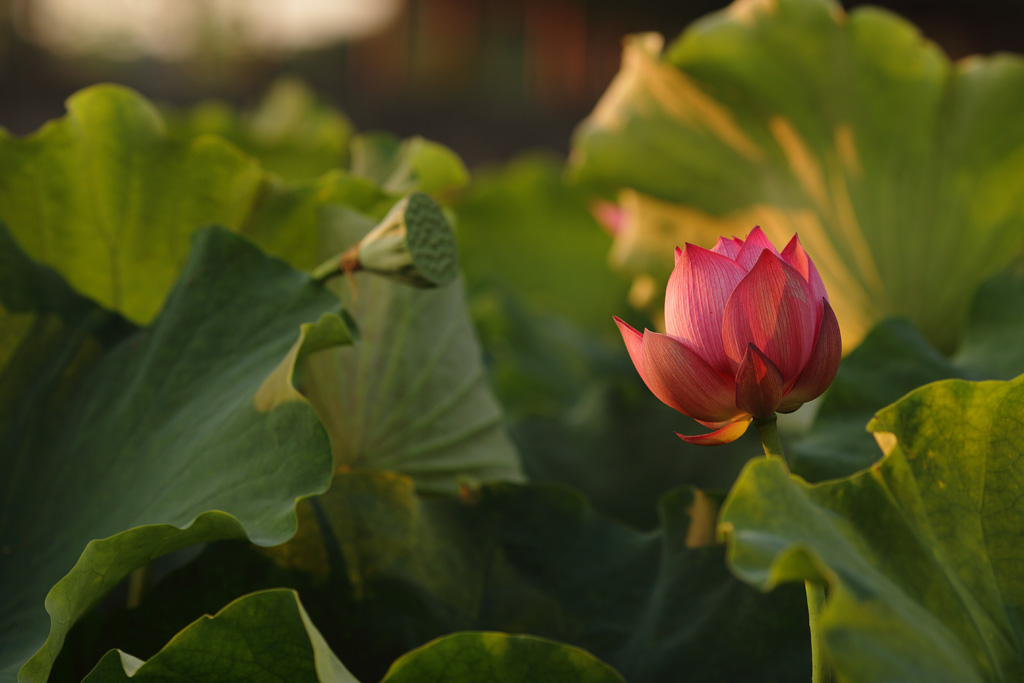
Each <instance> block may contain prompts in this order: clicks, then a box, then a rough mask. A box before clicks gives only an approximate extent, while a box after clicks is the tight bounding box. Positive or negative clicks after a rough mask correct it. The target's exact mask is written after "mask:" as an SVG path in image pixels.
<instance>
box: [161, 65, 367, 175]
mask: <svg viewBox="0 0 1024 683" xmlns="http://www.w3.org/2000/svg"><path fill="white" fill-rule="evenodd" d="M164 116H165V117H166V119H167V125H168V129H169V130H170V133H171V135H173V136H175V137H179V138H183V139H189V138H194V137H196V136H197V135H202V134H204V133H210V134H213V135H217V136H219V137H222V138H224V139H225V140H229V141H230V142H231V143H232V144H234V145H236V146H237V147H238V148H239V149H241V150H243V151H244V152H245V153H246V154H249V155H250V156H253V157H256V158H257V159H259V160H260V163H261V164H262V165H263V168H265V169H266V170H268V171H270V172H271V173H273V174H275V175H278V176H280V177H281V178H284V179H286V180H309V179H312V178H317V177H319V176H320V175H322V174H324V173H326V172H328V171H332V170H338V169H341V168H343V167H344V166H345V163H346V161H347V157H348V143H349V138H350V137H351V136H352V123H351V122H350V121H349V120H348V119H347V118H346V117H345V115H344V114H342V113H341V112H339V111H337V110H335V109H333V108H332V107H330V106H328V105H326V104H324V103H323V102H320V101H318V99H317V97H316V95H315V93H313V91H312V90H311V89H310V88H309V86H307V85H306V84H305V83H303V82H301V81H299V80H296V79H294V78H281V79H279V80H277V81H275V82H274V83H273V84H272V85H271V86H270V89H269V90H268V91H267V92H266V94H265V95H264V96H263V99H262V100H261V101H260V103H259V106H257V107H256V108H255V109H253V110H251V111H237V110H236V109H235V108H234V107H232V106H231V105H229V104H226V103H224V102H216V101H208V102H201V103H199V104H197V105H195V106H194V107H191V108H189V109H185V110H181V111H174V110H165V111H164Z"/></svg>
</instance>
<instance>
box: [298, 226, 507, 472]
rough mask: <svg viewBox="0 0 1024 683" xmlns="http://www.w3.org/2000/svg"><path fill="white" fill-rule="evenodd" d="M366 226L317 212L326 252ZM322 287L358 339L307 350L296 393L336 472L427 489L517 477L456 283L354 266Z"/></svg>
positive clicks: (351, 241)
mask: <svg viewBox="0 0 1024 683" xmlns="http://www.w3.org/2000/svg"><path fill="white" fill-rule="evenodd" d="M373 226H374V221H373V220H371V219H370V218H368V217H366V216H363V215H361V214H357V213H355V212H354V211H351V210H348V209H340V210H337V211H335V212H332V213H331V214H325V231H327V232H329V236H328V237H325V240H324V244H325V252H324V254H325V256H327V255H329V254H332V253H340V252H341V251H343V250H344V247H346V246H348V245H351V244H354V243H356V242H358V241H359V239H360V238H361V237H362V236H363V235H364V234H365V233H366V232H368V231H369V230H370V229H371V228H372V227H373ZM332 240H333V241H332ZM330 287H332V288H333V291H335V292H336V293H337V294H338V295H339V296H340V297H341V298H342V300H343V301H344V302H345V305H346V308H347V309H348V310H349V311H351V312H352V315H353V316H354V317H355V318H356V319H357V320H359V327H360V332H361V339H362V343H361V344H360V345H359V347H358V348H355V347H353V348H347V349H344V348H341V347H339V348H336V349H332V350H330V351H326V352H324V353H322V354H317V355H315V356H312V357H310V358H309V360H308V362H307V364H306V367H305V375H304V377H305V379H304V381H303V383H302V385H301V390H302V392H303V393H304V394H305V395H306V397H307V398H308V399H309V400H310V402H311V403H312V404H313V406H314V407H316V409H317V412H318V414H319V415H320V418H321V420H322V421H323V423H324V426H326V427H327V431H328V433H329V434H330V435H331V445H332V447H333V449H334V464H335V471H336V472H343V471H348V470H350V469H384V470H394V471H397V472H403V473H405V474H408V475H410V476H412V477H413V478H414V479H415V480H416V483H417V486H418V487H419V488H420V490H422V491H433V492H441V491H447V492H454V491H457V490H458V488H459V485H460V480H466V481H469V482H479V481H490V480H506V481H518V480H521V479H522V473H521V470H520V465H519V456H518V454H517V453H516V450H515V448H514V447H513V446H512V443H511V442H510V441H509V439H508V436H507V435H506V433H505V427H504V422H503V415H502V411H501V406H500V405H499V404H498V402H497V401H496V400H495V398H494V396H493V394H492V393H491V390H490V387H489V385H488V378H487V374H486V372H485V371H484V366H483V362H482V359H481V351H480V346H479V343H478V342H477V340H476V334H475V332H474V330H473V324H472V322H471V321H470V319H469V316H468V314H467V312H466V305H465V300H464V297H463V293H462V287H461V282H458V281H457V282H453V283H451V284H449V285H447V286H444V287H438V288H435V289H417V288H414V287H410V286H409V285H407V284H404V283H401V282H395V281H393V280H390V279H387V278H383V277H381V276H379V275H375V274H372V273H361V272H357V273H354V274H352V275H351V276H350V277H347V278H345V277H338V278H334V279H333V280H331V281H330ZM349 351H350V352H351V353H349Z"/></svg>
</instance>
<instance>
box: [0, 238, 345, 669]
mask: <svg viewBox="0 0 1024 683" xmlns="http://www.w3.org/2000/svg"><path fill="white" fill-rule="evenodd" d="M0 251H2V253H3V256H2V257H0V263H2V264H3V266H4V268H3V271H2V272H3V275H2V276H0V288H2V290H0V301H2V302H3V308H2V309H0V316H2V320H0V323H2V324H0V329H3V330H4V334H3V337H2V339H3V341H2V342H0V348H2V349H3V351H2V355H0V358H3V359H4V360H5V365H4V366H3V367H2V368H0V406H3V407H4V419H3V421H2V422H0V454H2V456H0V473H2V475H3V476H2V477H0V480H2V481H3V488H2V490H0V511H2V512H0V549H2V553H3V559H4V561H3V562H2V563H0V585H3V586H4V591H3V593H2V594H0V615H2V616H0V677H3V679H4V680H10V679H13V677H14V675H15V672H17V670H18V668H19V667H21V665H22V664H24V663H25V662H26V661H27V660H29V659H30V658H31V660H30V661H28V663H27V664H25V666H24V668H22V670H21V680H25V681H44V680H46V677H47V672H48V671H49V668H50V665H51V664H52V662H53V660H54V658H55V657H56V655H57V653H58V651H59V650H60V648H61V643H62V642H63V640H64V637H65V635H66V633H67V631H68V629H70V628H71V626H72V625H73V624H74V622H75V621H76V620H77V619H78V618H80V617H81V616H82V615H83V614H84V613H85V612H86V611H87V610H88V609H89V608H90V606H92V605H93V604H95V603H96V602H97V601H98V600H99V598H101V597H102V596H103V595H104V594H105V593H106V592H107V591H108V590H109V589H110V588H112V587H113V586H115V585H116V584H117V583H118V582H119V581H120V580H121V579H122V578H123V577H124V576H125V575H127V573H128V572H130V571H131V570H133V569H135V568H136V567H139V566H142V565H144V564H146V563H147V562H149V561H150V560H151V559H153V558H155V557H158V556H160V555H163V554H165V553H168V552H171V551H173V550H175V549H177V548H181V547H183V546H186V545H190V544H193V543H198V542H203V541H208V540H211V539H216V538H231V537H235V538H237V537H248V538H249V539H251V540H252V541H254V542H256V543H259V544H274V543H280V542H282V541H283V540H285V539H287V538H288V537H289V536H290V535H291V534H292V533H293V531H294V529H295V525H296V518H295V510H294V507H295V502H296V500H297V499H299V498H301V497H304V496H309V495H312V494H315V493H318V492H320V491H323V490H324V489H325V488H326V487H327V486H328V483H329V481H330V472H331V467H330V450H329V444H328V439H327V435H326V433H325V432H324V430H323V427H322V426H321V425H320V423H319V421H318V420H317V417H316V414H315V412H314V411H313V409H312V408H311V407H310V405H309V404H308V403H307V402H306V401H305V400H303V399H302V397H301V395H300V394H299V393H298V392H297V391H296V390H295V389H294V387H293V386H292V374H293V366H294V365H295V364H296V363H297V362H299V363H301V361H302V359H303V358H304V357H305V356H306V355H307V354H310V353H313V352H315V351H317V350H321V349H324V348H327V347H330V346H333V345H337V344H342V343H348V342H350V341H351V339H352V337H351V328H350V327H349V324H348V323H347V322H346V320H347V319H343V318H339V317H338V316H337V315H335V313H337V312H338V311H340V304H339V302H338V301H337V299H336V298H335V297H333V296H332V295H330V294H329V293H327V292H325V291H323V289H322V288H320V287H318V286H317V285H316V284H315V283H313V282H312V281H311V280H310V278H309V277H308V276H306V275H304V274H302V273H298V272H296V271H293V270H292V269H290V268H289V267H288V266H287V265H285V264H284V263H282V262H280V261H277V260H276V259H272V258H269V257H267V256H265V255H264V254H262V253H261V252H260V251H259V250H258V249H256V248H255V247H254V246H253V245H251V244H250V243H248V242H246V241H245V240H243V239H242V238H239V237H237V236H234V235H232V234H231V233H229V232H226V231H224V230H221V229H208V230H204V231H202V232H200V233H198V235H197V238H196V246H195V250H194V254H193V256H192V258H190V260H189V262H188V263H187V264H186V266H185V269H184V271H183V274H182V278H181V280H180V282H179V284H178V285H177V286H176V287H175V289H174V290H173V291H172V292H171V294H170V296H169V298H168V300H167V304H166V305H165V307H164V309H163V310H162V312H161V313H160V315H159V317H158V318H157V319H156V320H155V321H154V322H153V324H152V325H150V326H149V327H147V328H144V329H140V330H133V329H132V328H131V327H130V326H129V325H127V324H126V323H124V322H123V321H122V320H120V319H119V318H117V317H116V316H113V315H112V314H110V313H107V312H105V311H103V310H102V309H100V308H99V307H97V306H96V305H95V304H92V303H91V302H88V301H86V300H84V299H82V298H81V297H80V296H78V295H76V294H74V293H73V292H71V291H70V289H69V288H68V287H67V286H66V285H65V284H64V283H63V282H62V281H61V280H60V278H59V277H58V276H57V275H56V274H55V273H53V272H52V271H50V270H48V269H45V268H41V267H39V266H36V265H35V264H32V263H31V262H29V261H28V260H27V259H26V258H25V257H24V256H23V255H22V254H21V253H20V252H19V251H18V250H17V248H16V245H15V244H14V243H13V241H11V240H10V239H5V240H3V241H2V242H0ZM318 318H320V320H319V322H317V323H313V324H305V325H303V323H305V322H306V321H314V320H317V319H318ZM300 325H301V330H300ZM12 406H13V408H14V412H13V413H11V412H10V408H11V407H12ZM44 601H45V603H44ZM48 630H49V637H47V631H48ZM33 653H35V654H33Z"/></svg>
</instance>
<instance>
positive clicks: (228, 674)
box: [83, 589, 359, 683]
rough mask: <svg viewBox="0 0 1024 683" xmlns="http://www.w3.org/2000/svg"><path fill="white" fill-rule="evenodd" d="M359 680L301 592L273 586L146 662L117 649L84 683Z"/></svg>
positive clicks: (198, 624)
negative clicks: (308, 609) (335, 650)
mask: <svg viewBox="0 0 1024 683" xmlns="http://www.w3.org/2000/svg"><path fill="white" fill-rule="evenodd" d="M129 681H136V682H137V683H172V682H173V683H177V682H178V681H217V682H218V683H281V682H282V681H289V682H290V681H294V682H295V683H314V682H319V683H359V681H357V680H356V678H355V677H354V676H353V675H352V674H351V673H349V671H348V670H347V669H346V668H345V666H344V665H343V664H342V663H341V662H339V661H338V658H337V657H335V656H334V653H333V652H331V649H330V647H328V645H327V643H325V642H324V639H323V636H321V635H320V632H319V631H317V629H316V626H315V625H314V624H313V622H312V621H310V619H309V615H308V614H306V610H305V609H303V607H302V603H301V602H299V596H298V595H297V594H296V593H295V592H294V591H290V590H285V589H280V590H267V591H262V592H260V593H252V594H250V595H246V596H244V597H241V598H239V599H237V600H235V601H234V602H232V603H231V604H229V605H228V606H226V607H225V608H224V609H222V610H221V611H220V612H218V613H217V614H215V615H213V616H204V617H200V618H199V619H198V620H196V621H195V622H193V623H192V624H191V625H189V626H188V627H187V628H186V629H184V630H183V631H182V632H181V633H179V634H178V635H176V636H175V637H174V639H173V640H171V641H170V642H169V643H168V644H167V645H166V647H164V648H163V649H162V650H161V651H160V652H158V653H157V654H155V655H154V656H152V657H150V658H149V659H148V660H146V661H145V662H143V661H141V660H139V659H138V658H136V657H133V656H132V655H131V654H129V653H125V652H120V651H117V650H111V651H110V652H108V653H107V654H106V655H105V656H104V657H103V659H101V660H100V662H99V664H97V665H96V668H95V669H93V670H92V672H91V673H90V674H89V675H88V676H86V677H85V679H83V683H128V682H129Z"/></svg>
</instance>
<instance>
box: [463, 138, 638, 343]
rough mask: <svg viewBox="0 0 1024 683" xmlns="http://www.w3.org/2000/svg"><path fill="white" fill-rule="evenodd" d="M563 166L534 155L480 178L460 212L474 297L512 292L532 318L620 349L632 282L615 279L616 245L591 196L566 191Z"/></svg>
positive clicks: (574, 189)
mask: <svg viewBox="0 0 1024 683" xmlns="http://www.w3.org/2000/svg"><path fill="white" fill-rule="evenodd" d="M561 166H562V165H561V162H559V161H556V160H555V159H552V158H549V157H547V156H539V155H535V154H530V155H525V156H522V157H519V158H517V159H515V160H513V161H512V162H511V163H509V164H506V165H504V166H501V167H498V168H492V169H486V170H483V171H479V172H476V171H474V176H473V183H472V184H471V185H470V186H469V187H468V188H467V189H466V191H465V192H464V193H463V194H462V196H460V197H459V200H458V203H457V205H456V207H455V208H456V212H457V216H458V220H457V222H456V228H457V230H458V237H459V249H460V251H461V253H462V255H463V259H462V260H463V270H464V271H465V275H466V282H467V287H468V288H469V294H470V298H471V299H476V298H478V297H481V296H493V295H495V293H496V294H497V295H499V296H500V295H502V294H504V293H506V292H509V293H510V292H514V293H515V294H516V296H518V297H520V298H521V300H522V303H523V304H524V305H525V306H528V307H529V308H530V309H531V310H533V311H536V312H539V313H547V314H555V315H559V316H562V317H564V318H566V319H568V320H571V321H572V322H574V323H576V324H577V325H580V326H581V327H584V328H586V329H588V330H594V331H598V332H600V333H602V334H603V336H605V337H607V338H614V341H615V343H616V344H621V341H620V339H619V333H618V330H617V329H616V328H615V325H614V324H613V323H612V322H611V320H612V316H614V315H619V316H623V315H626V313H625V311H626V310H627V303H626V290H627V289H628V286H629V283H628V281H627V280H626V279H625V278H623V277H622V276H619V275H616V274H614V273H610V272H609V270H608V265H607V262H608V259H607V256H606V253H607V251H608V248H609V246H610V245H611V238H610V237H609V236H608V234H607V233H606V232H605V231H603V230H602V229H601V228H600V227H599V226H598V224H597V221H595V220H594V217H593V216H592V215H591V212H590V199H589V196H588V193H587V192H585V191H584V190H582V189H580V188H577V187H572V186H570V185H568V184H567V183H566V181H565V179H564V177H563V175H564V174H563V170H562V167H561ZM524 264H529V267H524Z"/></svg>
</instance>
